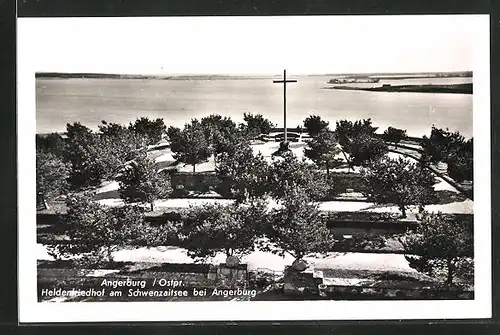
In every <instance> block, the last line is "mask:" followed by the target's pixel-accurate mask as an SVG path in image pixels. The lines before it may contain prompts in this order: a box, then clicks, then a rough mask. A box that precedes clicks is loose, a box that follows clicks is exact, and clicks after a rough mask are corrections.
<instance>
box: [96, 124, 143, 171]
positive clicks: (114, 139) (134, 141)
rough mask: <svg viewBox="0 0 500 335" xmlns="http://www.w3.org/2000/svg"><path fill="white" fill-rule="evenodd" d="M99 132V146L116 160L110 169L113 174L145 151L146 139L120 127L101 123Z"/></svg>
mask: <svg viewBox="0 0 500 335" xmlns="http://www.w3.org/2000/svg"><path fill="white" fill-rule="evenodd" d="M99 131H100V136H99V142H100V145H101V146H103V147H105V148H107V149H108V152H109V155H111V156H112V157H114V158H115V160H116V162H115V165H114V166H112V167H110V170H111V171H113V172H114V171H115V170H116V169H117V168H119V167H121V166H123V164H125V163H126V162H128V161H131V160H133V159H135V158H136V157H137V156H139V155H142V154H143V151H144V150H145V149H146V146H147V142H148V139H147V137H146V136H145V135H141V134H137V133H135V132H133V131H131V130H129V129H128V128H126V127H124V126H122V125H119V124H116V123H107V122H106V121H102V125H100V126H99Z"/></svg>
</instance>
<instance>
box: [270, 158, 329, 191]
mask: <svg viewBox="0 0 500 335" xmlns="http://www.w3.org/2000/svg"><path fill="white" fill-rule="evenodd" d="M268 185H269V187H270V194H271V196H273V197H274V198H275V199H284V198H285V197H286V196H287V194H286V192H287V190H288V188H296V187H299V188H300V189H302V190H304V192H306V194H307V195H308V196H309V197H310V198H311V199H314V200H318V199H321V198H323V197H324V196H325V195H326V193H327V190H328V184H327V182H326V178H325V176H324V175H323V174H322V173H320V172H318V171H317V170H316V168H315V167H314V166H313V165H312V164H308V163H306V162H304V161H299V160H298V159H297V157H296V156H295V155H294V154H293V153H292V152H285V153H283V154H282V157H273V161H272V163H271V165H270V169H269V172H268Z"/></svg>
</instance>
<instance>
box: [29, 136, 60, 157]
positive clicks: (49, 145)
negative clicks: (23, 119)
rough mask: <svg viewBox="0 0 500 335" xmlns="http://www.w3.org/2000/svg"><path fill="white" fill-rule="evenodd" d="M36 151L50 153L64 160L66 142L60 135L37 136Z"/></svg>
mask: <svg viewBox="0 0 500 335" xmlns="http://www.w3.org/2000/svg"><path fill="white" fill-rule="evenodd" d="M36 150H37V151H45V152H49V153H52V154H54V155H56V156H57V157H60V158H63V157H64V153H65V151H66V142H65V140H64V139H63V138H62V136H61V135H60V134H58V133H52V134H49V135H47V136H42V135H39V134H37V135H36Z"/></svg>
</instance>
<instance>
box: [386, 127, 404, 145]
mask: <svg viewBox="0 0 500 335" xmlns="http://www.w3.org/2000/svg"><path fill="white" fill-rule="evenodd" d="M383 137H384V140H385V141H387V142H389V143H394V146H395V147H396V148H397V146H398V143H399V142H400V141H401V140H403V139H405V138H406V130H404V129H398V128H393V127H389V128H387V130H386V131H384V136H383Z"/></svg>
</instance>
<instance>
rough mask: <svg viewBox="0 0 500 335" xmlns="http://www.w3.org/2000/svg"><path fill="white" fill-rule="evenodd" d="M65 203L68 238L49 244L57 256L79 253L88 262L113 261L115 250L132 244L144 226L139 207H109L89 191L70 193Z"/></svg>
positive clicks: (63, 218) (53, 253)
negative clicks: (97, 200)
mask: <svg viewBox="0 0 500 335" xmlns="http://www.w3.org/2000/svg"><path fill="white" fill-rule="evenodd" d="M66 205H67V207H68V212H67V213H66V214H64V215H63V216H62V220H63V221H64V223H65V225H64V227H65V231H64V234H65V235H66V236H67V237H68V239H69V241H68V242H67V243H60V244H55V245H53V246H51V247H50V248H49V250H50V252H51V254H52V255H53V256H55V257H56V258H60V257H67V256H70V255H78V256H81V257H82V260H83V261H85V262H98V263H99V262H103V261H104V262H111V261H112V260H113V257H112V253H113V251H115V250H117V249H119V248H121V247H123V246H127V245H130V244H132V243H133V241H134V237H135V236H136V235H137V234H138V233H139V232H140V231H142V230H143V227H144V217H143V213H142V211H141V209H139V208H137V207H132V206H126V207H122V208H114V209H106V208H105V207H103V206H101V205H99V204H98V203H97V202H95V201H93V200H92V196H91V195H90V194H73V195H69V196H68V198H67V201H66Z"/></svg>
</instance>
